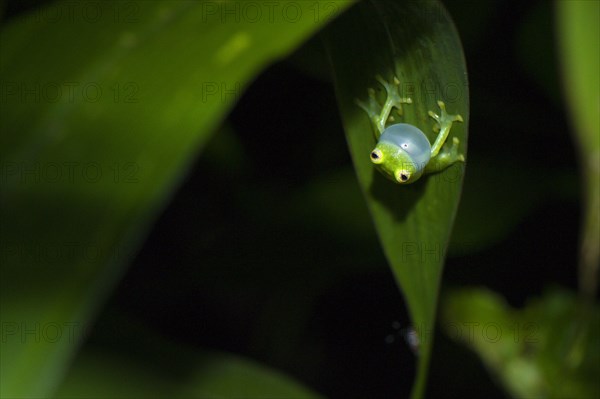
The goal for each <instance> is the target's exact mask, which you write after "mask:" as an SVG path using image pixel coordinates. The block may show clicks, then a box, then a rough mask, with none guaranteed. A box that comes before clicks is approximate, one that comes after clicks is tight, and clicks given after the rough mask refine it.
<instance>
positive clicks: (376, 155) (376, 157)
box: [371, 148, 383, 164]
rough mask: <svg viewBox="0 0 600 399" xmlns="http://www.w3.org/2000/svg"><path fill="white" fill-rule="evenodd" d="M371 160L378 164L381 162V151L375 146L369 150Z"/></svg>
mask: <svg viewBox="0 0 600 399" xmlns="http://www.w3.org/2000/svg"><path fill="white" fill-rule="evenodd" d="M371 162H373V163H375V164H380V163H382V162H383V153H382V152H381V150H378V149H377V148H376V149H374V150H373V151H371Z"/></svg>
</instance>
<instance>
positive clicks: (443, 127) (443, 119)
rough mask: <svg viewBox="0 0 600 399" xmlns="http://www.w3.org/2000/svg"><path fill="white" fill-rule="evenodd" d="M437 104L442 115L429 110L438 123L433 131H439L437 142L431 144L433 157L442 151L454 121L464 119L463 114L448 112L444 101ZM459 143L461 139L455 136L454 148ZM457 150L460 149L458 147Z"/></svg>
mask: <svg viewBox="0 0 600 399" xmlns="http://www.w3.org/2000/svg"><path fill="white" fill-rule="evenodd" d="M437 104H438V106H439V107H440V110H441V112H440V115H438V114H436V113H434V112H433V111H429V116H430V117H432V118H433V119H434V120H435V121H436V124H435V125H434V127H433V131H434V132H436V133H438V136H437V138H436V140H435V142H434V143H433V145H432V146H431V157H432V158H434V157H436V156H437V155H438V153H439V152H440V150H441V149H442V146H443V145H444V143H445V142H446V139H447V138H448V134H449V133H450V129H451V128H452V123H454V122H462V121H463V118H462V116H460V115H459V114H456V115H451V114H449V113H448V112H446V104H444V102H443V101H438V102H437ZM455 141H456V142H455ZM458 143H459V140H458V139H457V138H456V137H455V138H453V140H452V148H454V147H458ZM456 151H458V149H457V150H456ZM461 156H462V155H461ZM462 158H463V161H464V157H462Z"/></svg>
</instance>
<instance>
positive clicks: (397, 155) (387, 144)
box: [370, 123, 431, 184]
mask: <svg viewBox="0 0 600 399" xmlns="http://www.w3.org/2000/svg"><path fill="white" fill-rule="evenodd" d="M430 151H431V145H430V144H429V141H428V140H427V137H425V135H424V134H423V132H421V131H420V130H419V129H418V128H416V127H414V126H412V125H409V124H406V123H398V124H396V125H392V126H390V127H388V128H387V129H385V130H384V132H383V134H382V135H381V137H380V138H379V142H378V143H377V146H376V147H375V148H374V149H373V151H371V155H370V157H371V162H373V163H374V164H375V166H376V167H377V168H378V169H379V170H380V171H381V172H382V173H383V174H384V175H385V176H386V177H387V178H389V179H391V180H393V181H395V182H396V183H399V184H409V183H413V182H415V181H417V180H418V179H419V177H421V175H422V174H423V170H424V169H425V165H427V163H428V162H429V158H430Z"/></svg>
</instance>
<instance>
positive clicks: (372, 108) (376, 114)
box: [355, 75, 412, 139]
mask: <svg viewBox="0 0 600 399" xmlns="http://www.w3.org/2000/svg"><path fill="white" fill-rule="evenodd" d="M375 79H376V80H377V81H378V82H379V83H380V84H381V85H382V86H383V88H384V89H385V91H386V99H385V102H384V104H383V106H381V105H379V103H378V102H377V99H376V98H375V90H374V89H372V88H369V89H368V93H369V98H368V100H367V102H364V101H361V100H359V99H356V100H355V101H356V104H357V105H358V106H359V107H361V108H362V109H363V110H364V111H365V112H366V113H367V115H368V116H369V119H370V120H371V121H372V122H373V125H374V126H375V138H376V139H379V136H380V135H381V133H383V131H384V130H385V125H386V123H387V122H388V120H389V121H394V117H393V116H390V113H391V111H392V108H394V107H395V108H396V110H397V113H398V115H402V104H410V103H412V100H411V99H410V98H404V97H401V96H400V92H399V90H398V89H399V86H400V81H399V80H398V78H396V77H394V80H393V83H391V84H390V83H388V82H387V81H386V80H385V79H383V77H382V76H381V75H377V76H375Z"/></svg>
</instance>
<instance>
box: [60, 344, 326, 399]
mask: <svg viewBox="0 0 600 399" xmlns="http://www.w3.org/2000/svg"><path fill="white" fill-rule="evenodd" d="M152 342H153V345H154V346H155V349H154V350H153V349H152V348H147V349H146V351H145V353H146V355H145V356H144V357H145V358H144V360H143V361H142V360H140V359H139V357H136V356H131V355H128V354H123V353H121V352H113V351H106V350H105V349H101V348H95V347H86V348H85V349H83V350H82V351H81V352H80V354H79V355H78V357H77V359H76V360H75V362H74V363H73V367H72V368H71V370H70V372H69V374H68V375H67V378H66V379H65V380H64V381H63V383H62V384H61V386H60V387H59V389H58V390H57V392H56V395H55V397H56V398H100V397H101V398H166V397H169V398H181V399H186V398H307V399H308V398H318V397H320V396H319V395H317V394H316V393H314V392H311V391H310V390H308V389H307V388H304V387H303V386H301V385H300V384H299V383H298V382H296V381H294V380H293V379H291V378H289V377H287V376H285V375H283V374H282V373H279V372H277V371H275V370H272V369H270V368H268V367H265V366H263V365H261V364H259V363H257V362H254V361H252V360H249V359H245V358H242V357H240V356H235V355H232V354H228V353H222V352H215V351H198V350H196V349H194V348H183V347H176V346H173V345H169V344H165V342H159V344H160V345H156V343H157V341H156V340H153V341H152ZM165 346H166V347H168V348H169V349H170V351H169V352H168V353H167V352H166V351H164V348H165ZM156 347H160V348H163V350H161V351H157V350H156Z"/></svg>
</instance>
